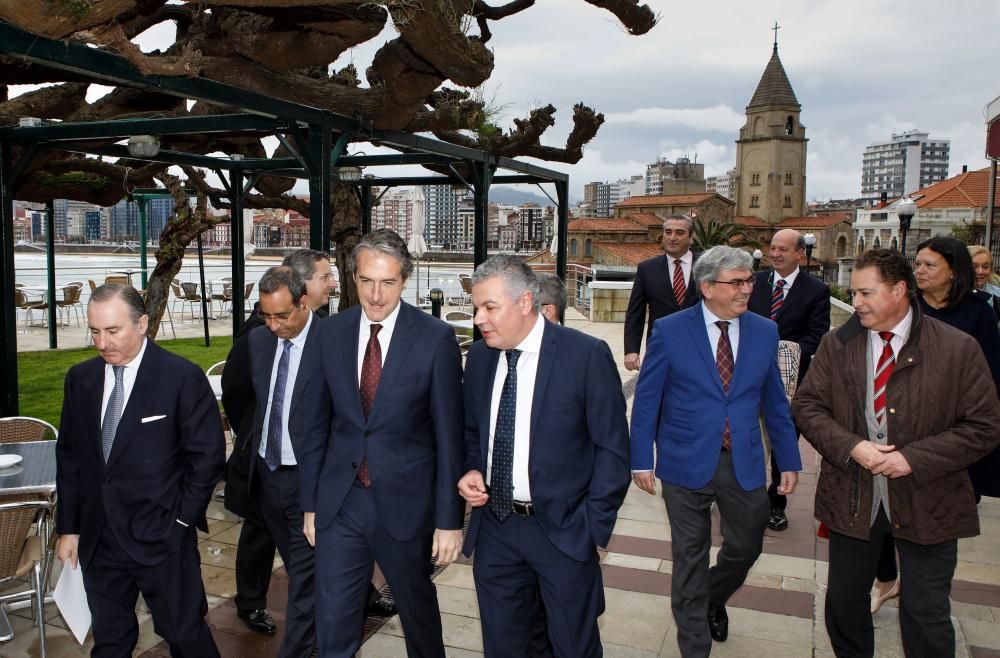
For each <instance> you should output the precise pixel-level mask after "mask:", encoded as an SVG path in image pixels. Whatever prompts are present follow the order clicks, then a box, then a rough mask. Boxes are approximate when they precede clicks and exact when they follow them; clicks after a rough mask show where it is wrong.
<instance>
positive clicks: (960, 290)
mask: <svg viewBox="0 0 1000 658" xmlns="http://www.w3.org/2000/svg"><path fill="white" fill-rule="evenodd" d="M914 274H915V275H916V279H917V288H918V291H919V292H918V294H917V301H918V303H919V304H920V311H921V312H922V313H923V314H924V315H926V316H927V317H931V318H935V319H937V320H940V321H941V322H944V323H946V324H950V325H951V326H953V327H955V328H956V329H961V330H962V331H964V332H965V333H967V334H969V335H970V336H972V337H973V338H975V339H976V340H977V341H978V342H979V346H980V347H981V348H982V349H983V354H984V355H985V356H986V362H987V364H988V365H989V367H990V371H991V372H992V373H993V384H994V390H992V391H970V393H971V394H973V395H997V394H998V391H1000V331H998V330H997V320H996V315H994V313H993V309H992V307H991V306H990V303H989V301H988V297H989V295H988V293H984V292H982V291H980V290H976V275H975V270H974V269H973V265H972V257H971V256H970V255H969V250H968V248H967V247H966V246H965V245H964V244H962V242H960V241H959V240H956V239H955V238H942V237H938V238H931V239H929V240H924V241H923V242H921V243H920V244H919V245H917V259H916V261H915V263H914ZM997 431H1000V428H997ZM969 476H970V478H971V479H972V486H973V489H974V490H975V492H976V500H977V501H978V500H979V498H980V497H981V496H1000V452H998V450H994V451H993V452H992V453H990V454H989V455H987V456H986V457H985V458H984V459H982V460H981V461H979V462H977V463H975V464H973V465H972V466H971V467H969ZM897 575H898V574H897V569H896V554H895V548H894V546H893V544H892V542H886V544H885V545H884V546H883V550H882V557H881V559H880V560H879V565H878V575H877V579H876V581H875V588H876V593H875V594H873V595H872V613H874V612H875V611H877V610H878V609H879V608H880V607H881V606H882V604H883V603H885V602H886V601H887V600H889V599H891V598H895V597H896V596H898V594H899V586H898V583H897V581H896V578H897Z"/></svg>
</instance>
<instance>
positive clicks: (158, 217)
mask: <svg viewBox="0 0 1000 658" xmlns="http://www.w3.org/2000/svg"><path fill="white" fill-rule="evenodd" d="M174 205H175V201H174V199H173V198H172V197H163V198H156V199H150V200H149V201H147V202H146V239H147V240H149V241H150V242H154V241H155V242H159V240H160V234H161V233H163V227H164V226H166V224H167V222H168V221H170V216H171V215H173V214H174Z"/></svg>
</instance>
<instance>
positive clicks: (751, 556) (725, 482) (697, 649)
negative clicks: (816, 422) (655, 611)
mask: <svg viewBox="0 0 1000 658" xmlns="http://www.w3.org/2000/svg"><path fill="white" fill-rule="evenodd" d="M663 498H664V500H665V501H666V505H667V515H668V516H669V517H670V538H671V544H672V548H673V560H674V564H673V574H672V576H671V594H670V605H671V608H672V610H673V613H674V621H675V622H676V624H677V646H678V647H679V648H680V651H681V655H682V656H684V657H685V658H688V657H691V656H707V655H708V654H709V653H710V652H711V650H712V636H711V634H710V633H709V630H708V604H709V603H713V604H715V605H720V606H721V605H725V604H726V601H728V600H729V597H731V596H732V595H733V593H735V592H736V590H738V589H739V588H740V587H742V586H743V582H744V581H745V580H746V577H747V573H748V572H749V571H750V568H751V567H752V566H753V564H754V562H756V561H757V558H758V557H759V556H760V552H761V550H762V549H763V546H764V529H765V528H766V527H767V518H768V516H769V513H770V509H769V507H768V499H767V493H766V491H765V490H764V487H760V488H759V489H754V490H753V491H745V490H744V489H743V487H741V486H740V483H739V482H738V481H737V480H736V474H735V473H734V472H733V456H732V453H730V452H728V451H723V452H722V454H721V455H720V456H719V465H718V467H717V468H716V469H715V474H714V475H713V476H712V480H711V481H710V482H709V483H708V484H707V485H705V486H704V487H702V488H701V489H686V488H684V487H679V486H676V485H673V484H670V483H668V482H663ZM713 501H715V503H716V504H717V505H718V506H719V515H720V516H721V518H722V528H721V529H722V548H721V549H720V550H719V555H718V558H717V559H716V562H715V566H714V567H712V568H711V569H710V568H709V565H708V552H709V549H711V547H712V516H711V509H712V502H713Z"/></svg>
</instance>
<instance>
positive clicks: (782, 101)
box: [747, 44, 802, 110]
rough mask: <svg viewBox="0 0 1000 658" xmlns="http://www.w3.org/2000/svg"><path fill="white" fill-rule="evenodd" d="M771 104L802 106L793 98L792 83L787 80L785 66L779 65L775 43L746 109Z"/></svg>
mask: <svg viewBox="0 0 1000 658" xmlns="http://www.w3.org/2000/svg"><path fill="white" fill-rule="evenodd" d="M772 105H786V106H787V105H792V106H794V107H796V108H801V107H802V106H801V105H799V101H798V99H797V98H795V92H794V91H793V90H792V83H790V82H789V81H788V75H787V74H786V73H785V67H784V66H782V65H781V59H780V58H779V57H778V45H777V44H775V45H774V51H773V52H772V53H771V61H769V62H768V63H767V67H766V68H765V69H764V75H762V76H761V77H760V82H759V83H758V84H757V91H755V92H754V93H753V98H751V99H750V104H749V105H747V109H748V110H749V109H751V108H756V107H767V106H772Z"/></svg>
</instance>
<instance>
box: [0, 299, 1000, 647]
mask: <svg viewBox="0 0 1000 658" xmlns="http://www.w3.org/2000/svg"><path fill="white" fill-rule="evenodd" d="M570 315H571V317H570V318H569V320H568V324H569V325H570V326H572V327H575V328H577V329H580V330H582V331H584V332H586V333H588V334H591V335H593V336H596V337H598V338H601V339H604V340H606V341H607V342H608V343H609V345H611V348H612V351H613V352H614V355H615V358H616V360H617V361H618V363H619V364H621V362H622V348H621V345H622V325H619V324H604V323H590V322H587V321H586V320H584V319H583V318H582V317H581V316H579V315H578V314H575V313H574V312H572V311H571V312H570ZM228 326H229V325H228V323H226V322H217V323H213V333H216V334H220V335H221V334H223V333H224V332H225V331H227V328H228ZM200 327H201V325H200V324H192V323H180V322H179V323H178V335H179V336H182V335H184V336H190V335H200V331H201V328H200ZM60 333H61V336H60V346H63V347H74V346H82V345H83V344H84V341H85V338H84V331H83V329H82V328H80V329H78V328H77V327H75V326H73V327H70V328H66V329H64V330H63V331H61V332H60ZM32 334H35V335H32ZM73 336H77V338H74V337H73ZM18 338H19V343H20V346H21V347H22V348H26V349H32V347H30V346H32V345H34V347H33V349H44V348H45V347H46V346H47V338H46V335H45V333H44V331H41V330H35V331H34V332H32V333H29V334H20V335H19V336H18ZM620 372H621V374H622V376H623V378H624V381H628V379H629V378H630V373H627V372H626V371H625V370H624V369H621V370H620ZM800 446H801V449H802V454H803V461H804V463H805V472H804V473H803V474H802V477H801V479H800V482H799V488H798V490H797V491H796V493H795V495H793V496H792V497H791V499H790V501H789V509H788V516H789V519H790V523H791V527H790V528H789V529H788V530H787V531H785V532H780V533H775V532H771V531H770V530H769V531H768V532H767V535H766V536H765V542H764V554H763V555H762V556H761V558H760V560H758V562H757V564H756V566H755V567H754V569H753V570H752V571H751V573H750V577H749V579H748V580H747V584H746V585H745V586H744V587H743V588H742V589H741V590H740V591H739V592H737V594H736V595H735V596H734V597H733V599H732V600H731V601H730V604H729V607H728V610H729V617H730V635H729V640H728V641H727V642H725V643H721V644H720V643H716V644H715V645H714V647H713V653H714V655H716V656H732V657H739V658H755V657H758V656H759V657H761V658H792V657H800V656H801V657H806V656H817V657H823V658H826V657H832V656H833V653H832V651H831V650H830V645H829V640H828V638H827V635H826V631H825V629H824V626H823V597H824V593H825V588H826V574H827V564H826V560H827V542H826V540H821V539H817V538H816V536H815V532H814V523H813V520H812V509H813V495H814V492H815V483H816V475H817V471H818V461H819V460H818V458H817V456H816V454H815V453H814V452H813V450H812V449H811V448H810V447H809V445H808V444H807V443H805V442H804V441H801V442H800ZM979 510H980V517H981V521H982V534H981V535H980V536H979V537H976V538H973V539H967V540H962V541H961V542H960V543H959V556H958V557H959V563H958V569H957V571H956V574H955V581H954V585H953V591H952V615H953V622H954V624H955V630H956V637H957V651H956V655H957V656H962V657H965V656H972V657H974V658H987V657H1000V623H998V622H1000V500H997V499H986V500H985V502H983V503H982V504H981V505H980V508H979ZM208 515H209V517H210V521H209V532H208V533H207V534H203V533H202V534H201V535H200V549H201V555H202V572H203V576H204V580H205V587H206V590H207V592H208V595H209V605H210V608H211V610H210V612H209V615H208V621H209V624H210V625H211V627H212V631H213V633H214V635H215V638H216V641H217V643H218V645H219V648H220V650H221V651H222V654H223V656H227V657H233V658H237V657H238V658H251V657H255V656H274V655H276V654H277V648H278V645H279V643H280V637H281V636H280V632H281V630H282V627H283V624H284V615H283V613H282V611H283V609H284V604H285V589H286V587H285V583H286V580H285V576H284V570H283V569H282V568H280V560H276V561H275V569H276V570H275V573H274V578H273V579H272V583H271V592H270V600H269V607H270V609H271V611H272V613H273V615H274V617H275V619H276V621H277V622H278V628H279V634H278V635H276V636H273V637H270V638H267V637H263V636H260V635H256V634H254V633H251V632H250V631H248V630H247V629H246V628H245V627H244V626H243V625H242V623H241V622H240V621H239V620H237V619H236V616H235V608H234V607H233V602H232V597H233V594H234V571H233V568H234V559H235V553H236V541H237V538H238V536H239V529H240V523H239V519H238V518H236V517H234V516H233V515H231V514H229V513H228V512H226V511H225V510H224V509H223V507H222V504H221V503H220V502H218V501H213V502H212V504H211V506H210V507H209V510H208ZM717 521H718V519H716V524H715V525H716V532H715V534H714V537H713V545H714V546H715V547H716V550H717V547H718V546H719V543H720V541H721V538H720V537H719V535H718V530H717V527H718V522H717ZM716 550H713V551H712V558H713V559H714V557H715V553H716ZM601 564H602V569H603V572H604V586H605V595H606V599H607V611H606V612H605V614H604V615H603V616H602V617H601V620H600V627H601V635H602V639H603V641H604V647H605V655H607V656H609V657H612V658H626V657H627V658H653V657H655V656H677V655H679V653H678V650H677V644H676V639H675V635H676V627H675V626H674V622H673V619H672V617H671V614H670V570H671V560H670V528H669V525H668V522H667V515H666V511H665V510H664V506H663V502H662V500H661V499H660V498H659V497H653V496H649V495H648V494H646V493H644V492H642V491H639V490H638V489H636V488H635V487H634V486H633V487H632V488H631V489H630V490H629V492H628V496H627V497H626V500H625V504H624V505H623V506H622V508H621V510H620V512H619V519H618V523H617V525H616V527H615V532H614V536H613V537H612V540H611V542H610V544H609V546H608V550H607V551H606V552H602V553H601ZM435 582H436V584H437V590H438V599H439V602H440V607H441V612H442V617H443V625H444V641H445V645H446V647H447V654H448V656H449V657H450V658H472V657H475V656H481V655H482V638H481V635H480V627H479V611H478V606H477V604H476V596H475V586H474V584H473V578H472V566H471V564H470V563H468V562H461V563H456V564H453V565H451V566H449V567H448V568H446V569H445V570H444V571H443V572H441V573H440V574H439V575H438V576H437V578H436V580H435ZM46 614H47V620H48V621H47V629H48V654H49V656H52V657H53V658H63V657H69V656H71V657H74V658H75V657H78V656H84V655H87V654H88V653H89V649H90V643H89V641H88V644H87V645H85V646H84V647H80V646H79V645H78V644H77V643H76V641H75V640H73V639H72V637H71V636H70V634H69V632H68V631H67V630H66V629H65V625H64V623H63V621H62V618H61V617H60V616H59V614H58V611H57V610H56V608H55V606H54V605H51V604H50V605H48V606H47V607H46ZM9 616H10V620H11V625H12V626H13V628H14V631H15V633H16V635H15V638H14V639H13V640H11V641H10V642H8V643H6V644H0V656H3V657H9V658H29V657H31V658H33V657H35V656H37V655H38V648H37V634H36V630H35V629H34V628H32V622H31V617H30V614H29V612H28V611H27V610H17V611H12V612H11V613H10V614H9ZM139 616H140V620H141V630H140V640H139V646H138V647H137V650H136V652H135V655H136V656H148V657H158V656H169V651H168V649H167V648H166V646H165V644H163V643H162V642H161V641H160V638H159V637H157V636H156V634H155V633H154V632H153V629H152V622H151V620H150V618H149V615H148V614H146V613H145V612H144V611H143V609H142V604H141V602H140V612H139ZM370 621H372V620H370ZM374 621H376V622H377V621H378V620H374ZM875 624H876V654H877V655H878V656H885V657H895V656H902V655H903V653H902V646H901V643H900V638H899V618H898V613H897V608H896V604H895V602H890V603H889V604H887V605H886V606H885V607H883V609H882V610H880V611H879V612H878V613H877V614H876V615H875ZM372 626H377V623H376V624H372ZM358 655H359V656H360V657H361V658H393V657H396V656H399V657H403V656H405V655H406V654H405V649H404V644H403V640H402V629H401V627H400V625H399V622H398V618H393V619H391V620H389V621H388V622H387V623H385V624H384V625H382V626H381V628H378V630H377V632H375V633H374V634H373V635H371V636H370V637H369V639H368V640H367V641H366V642H365V644H364V646H363V647H362V649H361V651H360V652H359V654H358Z"/></svg>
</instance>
